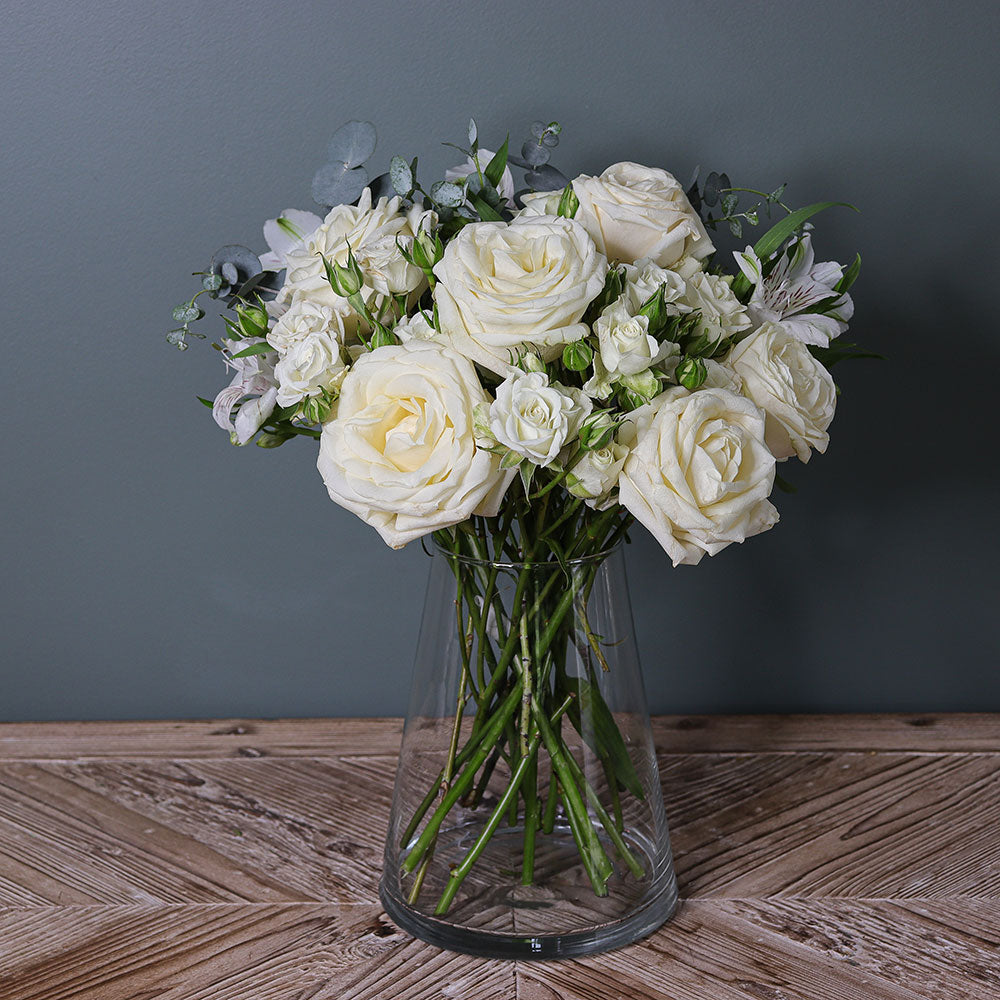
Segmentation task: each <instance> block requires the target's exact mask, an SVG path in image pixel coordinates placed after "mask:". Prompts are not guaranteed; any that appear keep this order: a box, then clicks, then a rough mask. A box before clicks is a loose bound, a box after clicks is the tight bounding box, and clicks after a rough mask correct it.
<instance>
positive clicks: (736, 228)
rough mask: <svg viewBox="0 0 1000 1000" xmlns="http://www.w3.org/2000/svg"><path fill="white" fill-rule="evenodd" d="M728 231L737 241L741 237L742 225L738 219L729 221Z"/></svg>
mask: <svg viewBox="0 0 1000 1000" xmlns="http://www.w3.org/2000/svg"><path fill="white" fill-rule="evenodd" d="M729 231H730V232H731V233H732V234H733V236H735V237H736V238H737V239H739V238H740V237H741V236H742V235H743V223H742V222H740V220H739V219H730V220H729Z"/></svg>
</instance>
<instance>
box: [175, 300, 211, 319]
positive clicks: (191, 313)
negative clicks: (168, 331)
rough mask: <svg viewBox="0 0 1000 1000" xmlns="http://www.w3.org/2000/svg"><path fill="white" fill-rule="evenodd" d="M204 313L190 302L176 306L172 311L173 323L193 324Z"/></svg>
mask: <svg viewBox="0 0 1000 1000" xmlns="http://www.w3.org/2000/svg"><path fill="white" fill-rule="evenodd" d="M204 315H205V314H204V312H202V310H201V309H199V308H198V307H197V306H196V305H194V303H192V302H185V303H183V304H182V305H179V306H177V307H176V308H175V309H174V311H173V319H174V322H175V323H193V322H194V321H195V320H196V319H201V317H202V316H204Z"/></svg>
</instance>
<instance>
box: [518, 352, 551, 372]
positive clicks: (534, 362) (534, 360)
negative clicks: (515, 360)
mask: <svg viewBox="0 0 1000 1000" xmlns="http://www.w3.org/2000/svg"><path fill="white" fill-rule="evenodd" d="M519 364H520V366H521V368H522V369H523V370H524V371H526V372H542V373H543V374H545V373H546V368H545V362H544V361H542V359H541V358H540V357H539V356H538V355H537V354H535V352H534V351H525V352H524V354H522V355H521V357H520V359H519Z"/></svg>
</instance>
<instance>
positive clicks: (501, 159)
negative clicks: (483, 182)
mask: <svg viewBox="0 0 1000 1000" xmlns="http://www.w3.org/2000/svg"><path fill="white" fill-rule="evenodd" d="M509 146H510V136H509V135H508V136H507V138H506V139H504V141H503V145H502V146H501V147H500V148H499V149H498V150H497V151H496V152H495V153H494V154H493V159H491V160H490V162H489V163H487V164H486V169H485V170H484V171H483V176H484V177H485V178H486V179H487V180H488V181H489V182H490V183H491V184H492V185H493V186H494V187H495V188H498V187H499V186H500V178H501V177H503V172H504V169H505V168H506V166H507V150H508V148H509Z"/></svg>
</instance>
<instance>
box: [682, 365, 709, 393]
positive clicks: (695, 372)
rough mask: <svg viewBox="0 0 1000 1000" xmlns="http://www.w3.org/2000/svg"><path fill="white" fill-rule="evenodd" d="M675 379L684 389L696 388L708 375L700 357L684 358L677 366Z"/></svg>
mask: <svg viewBox="0 0 1000 1000" xmlns="http://www.w3.org/2000/svg"><path fill="white" fill-rule="evenodd" d="M676 374H677V381H678V383H679V384H680V385H682V386H684V388H685V389H691V390H694V389H697V388H698V386H700V385H701V384H702V382H704V381H705V379H706V378H707V376H708V368H707V366H706V365H705V362H704V361H703V360H702V359H701V358H685V359H684V360H683V361H682V362H681V363H680V364H679V365H678V366H677V372H676Z"/></svg>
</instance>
